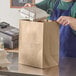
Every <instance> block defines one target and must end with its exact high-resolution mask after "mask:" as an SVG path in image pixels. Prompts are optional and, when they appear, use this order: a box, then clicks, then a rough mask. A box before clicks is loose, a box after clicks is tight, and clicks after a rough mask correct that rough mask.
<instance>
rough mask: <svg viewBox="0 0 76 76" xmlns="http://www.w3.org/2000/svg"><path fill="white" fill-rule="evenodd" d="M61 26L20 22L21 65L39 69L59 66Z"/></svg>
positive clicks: (52, 23) (50, 23)
mask: <svg viewBox="0 0 76 76" xmlns="http://www.w3.org/2000/svg"><path fill="white" fill-rule="evenodd" d="M58 61H59V25H58V24H57V23H56V22H47V21H46V22H33V21H26V20H20V35H19V63H21V64H24V65H29V66H33V67H38V68H49V67H53V66H56V65H58Z"/></svg>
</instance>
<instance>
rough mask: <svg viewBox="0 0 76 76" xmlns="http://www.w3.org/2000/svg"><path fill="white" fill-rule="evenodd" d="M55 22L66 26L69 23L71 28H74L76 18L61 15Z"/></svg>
mask: <svg viewBox="0 0 76 76" xmlns="http://www.w3.org/2000/svg"><path fill="white" fill-rule="evenodd" d="M57 22H58V23H59V24H62V25H64V26H67V25H68V24H69V25H70V27H71V28H72V29H74V30H76V18H73V17H69V16H61V17H59V18H58V19H57Z"/></svg>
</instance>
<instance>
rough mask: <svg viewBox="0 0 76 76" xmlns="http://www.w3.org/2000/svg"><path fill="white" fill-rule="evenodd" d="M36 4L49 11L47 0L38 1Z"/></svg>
mask: <svg viewBox="0 0 76 76" xmlns="http://www.w3.org/2000/svg"><path fill="white" fill-rule="evenodd" d="M36 6H37V7H39V8H41V9H43V10H45V11H47V9H48V8H47V0H43V1H41V2H40V3H37V4H36Z"/></svg>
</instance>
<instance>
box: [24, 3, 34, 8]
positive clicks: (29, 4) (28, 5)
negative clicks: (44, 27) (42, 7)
mask: <svg viewBox="0 0 76 76" xmlns="http://www.w3.org/2000/svg"><path fill="white" fill-rule="evenodd" d="M32 6H35V5H34V4H32V3H26V4H25V5H24V7H32Z"/></svg>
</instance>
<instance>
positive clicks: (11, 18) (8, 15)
mask: <svg viewBox="0 0 76 76" xmlns="http://www.w3.org/2000/svg"><path fill="white" fill-rule="evenodd" d="M40 1H42V0H36V3H37V2H40ZM18 10H19V8H10V0H0V22H1V21H5V22H8V23H10V24H11V25H12V26H15V27H19V20H20V19H21V16H20V14H19V11H18Z"/></svg>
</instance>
